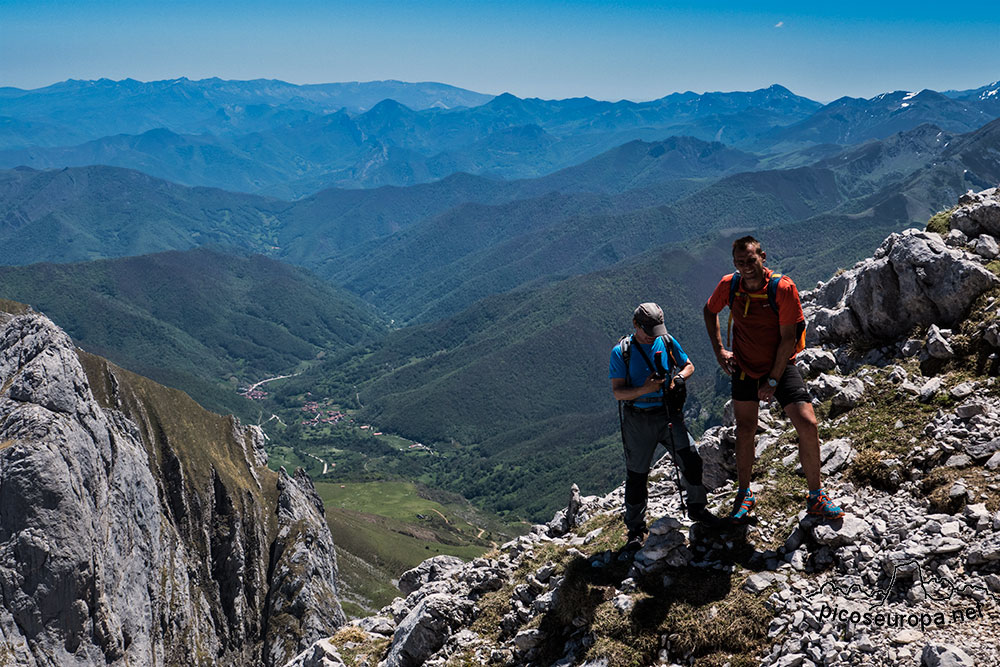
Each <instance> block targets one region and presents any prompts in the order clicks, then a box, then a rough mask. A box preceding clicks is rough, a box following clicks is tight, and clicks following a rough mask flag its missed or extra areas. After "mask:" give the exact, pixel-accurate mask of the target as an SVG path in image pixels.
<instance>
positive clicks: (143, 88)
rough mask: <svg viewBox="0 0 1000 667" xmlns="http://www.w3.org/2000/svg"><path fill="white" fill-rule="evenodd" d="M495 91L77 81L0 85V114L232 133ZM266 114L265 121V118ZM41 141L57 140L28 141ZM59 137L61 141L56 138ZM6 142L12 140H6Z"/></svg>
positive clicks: (106, 127) (482, 98) (108, 127)
mask: <svg viewBox="0 0 1000 667" xmlns="http://www.w3.org/2000/svg"><path fill="white" fill-rule="evenodd" d="M491 97H492V96H491V95H483V94H481V93H476V92H473V91H469V90H463V89H461V88H456V87H454V86H449V85H446V84H441V83H433V82H425V83H407V82H403V81H369V82H350V83H324V84H311V85H301V86H300V85H295V84H291V83H286V82H284V81H277V80H274V79H256V80H253V81H226V80H223V79H218V78H212V79H202V80H199V81H191V80H189V79H187V78H184V77H182V78H180V79H169V80H165V81H149V82H143V81H135V80H134V79H125V80H122V81H111V80H109V79H100V80H97V81H79V80H74V79H70V80H68V81H63V82H61V83H57V84H54V85H51V86H47V87H45V88H38V89H35V90H20V89H16V88H2V89H0V116H11V117H14V118H18V119H21V120H32V121H44V122H47V123H51V124H54V125H60V126H62V127H64V128H66V129H67V131H69V130H75V131H76V133H78V134H79V133H85V134H86V135H87V137H88V138H90V139H97V138H99V137H103V136H107V135H114V134H141V133H143V132H146V131H147V130H152V129H156V128H161V127H162V128H167V129H170V130H172V131H174V132H177V133H180V134H201V133H204V132H206V131H210V132H217V133H222V134H232V133H238V132H245V131H247V130H248V129H249V130H258V129H263V128H264V127H273V126H274V124H275V123H276V122H279V123H287V122H289V118H294V117H296V116H297V114H295V113H290V114H289V112H295V111H297V112H300V113H301V112H309V113H310V114H316V115H325V114H329V113H331V112H334V111H337V110H339V109H347V110H349V111H351V112H355V113H358V112H362V111H364V110H367V109H370V108H372V107H373V106H375V105H376V104H377V103H378V102H380V101H382V100H384V99H387V98H392V99H395V100H398V101H399V102H401V103H402V104H405V105H407V106H409V107H411V108H414V109H429V108H454V107H463V106H478V105H480V104H483V103H484V102H486V101H488V100H489V99H490V98H491ZM264 120H267V121H268V122H267V123H262V121H264ZM32 143H33V144H38V145H49V146H51V145H58V144H52V143H42V142H39V141H35V142H32ZM61 143H64V142H61ZM8 145H10V144H8Z"/></svg>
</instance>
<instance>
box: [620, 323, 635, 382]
mask: <svg viewBox="0 0 1000 667" xmlns="http://www.w3.org/2000/svg"><path fill="white" fill-rule="evenodd" d="M618 347H620V348H621V351H622V361H624V362H625V384H626V385H629V384H630V383H631V377H630V376H629V374H628V360H629V357H631V356H632V336H631V335H630V334H625V335H624V336H622V337H621V338H620V339H618Z"/></svg>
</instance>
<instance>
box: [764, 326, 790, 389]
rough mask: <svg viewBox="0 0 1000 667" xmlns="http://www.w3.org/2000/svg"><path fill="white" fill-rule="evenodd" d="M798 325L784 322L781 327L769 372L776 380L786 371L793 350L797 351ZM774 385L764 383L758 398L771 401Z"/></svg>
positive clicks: (769, 375)
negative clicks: (779, 338)
mask: <svg viewBox="0 0 1000 667" xmlns="http://www.w3.org/2000/svg"><path fill="white" fill-rule="evenodd" d="M797 329H798V326H797V325H796V324H782V325H781V326H780V327H779V331H780V332H781V340H780V341H779V342H778V349H777V351H776V352H775V353H774V364H773V365H772V366H771V372H770V373H768V377H772V378H774V379H775V380H779V379H781V375H782V373H784V372H785V367H786V366H787V365H788V359H789V357H791V356H792V352H794V351H795V343H796V341H797V339H798V336H797V335H796V334H797V333H798V332H797ZM774 389H775V388H774V387H770V386H768V385H766V384H765V385H764V386H763V387H761V388H760V389H759V390H758V391H757V395H758V398H760V400H762V401H770V400H771V399H772V398H774Z"/></svg>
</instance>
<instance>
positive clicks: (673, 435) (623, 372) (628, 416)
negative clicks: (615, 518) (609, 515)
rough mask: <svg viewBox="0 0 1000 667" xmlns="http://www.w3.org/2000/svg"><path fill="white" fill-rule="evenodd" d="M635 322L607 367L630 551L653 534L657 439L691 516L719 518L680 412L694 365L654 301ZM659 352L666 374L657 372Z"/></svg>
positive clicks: (708, 520)
mask: <svg viewBox="0 0 1000 667" xmlns="http://www.w3.org/2000/svg"><path fill="white" fill-rule="evenodd" d="M632 326H633V327H634V328H635V332H634V333H633V334H632V335H630V336H626V337H624V338H623V339H622V340H621V341H619V342H618V344H617V345H615V346H614V347H613V348H612V349H611V363H610V366H609V371H608V377H609V378H610V379H611V390H612V392H613V393H614V396H615V399H616V400H618V402H619V407H620V410H619V416H620V419H621V433H622V445H623V447H624V449H625V472H626V478H625V527H626V529H627V530H628V538H627V542H626V545H625V548H626V550H635V549H638V548H639V547H641V546H642V543H643V540H644V539H645V536H646V534H647V533H648V532H649V531H648V529H647V528H646V505H647V498H648V490H647V483H648V478H649V470H650V468H651V466H652V464H653V454H654V452H655V451H656V446H657V445H658V444H659V443H663V444H664V445H665V446H666V448H667V451H669V452H670V453H671V455H672V457H673V460H674V464H675V465H676V466H677V468H678V470H679V472H680V475H681V479H680V481H679V484H680V486H681V487H682V488H683V490H684V494H685V495H686V496H687V510H688V516H689V517H690V518H691V519H692V520H694V521H701V522H705V523H711V524H714V523H716V522H717V518H716V517H715V516H714V515H713V514H712V513H711V512H709V511H708V510H707V509H706V508H705V504H706V499H707V492H706V490H705V486H704V485H703V484H702V462H701V457H700V456H699V455H698V452H697V450H696V449H695V448H694V446H693V443H692V441H691V439H690V437H689V436H688V432H687V428H686V427H685V425H684V415H683V412H682V411H683V403H684V397H685V396H686V388H685V382H686V381H687V379H688V378H689V377H691V374H692V373H693V372H694V364H692V363H691V360H690V359H688V356H687V355H686V354H685V353H684V350H683V349H682V348H681V346H680V344H679V343H678V342H677V340H676V339H675V338H674V337H673V336H671V335H669V334H668V333H667V328H666V327H665V326H664V325H663V310H662V309H661V308H660V307H659V306H658V305H656V304H655V303H643V304H639V307H638V308H636V309H635V312H634V313H633V315H632ZM657 355H659V359H660V361H661V362H662V369H663V370H664V371H665V374H664V375H659V376H658V374H657V366H658V365H659V364H657V361H656V358H657ZM664 390H666V392H667V393H666V396H664ZM682 506H683V501H682Z"/></svg>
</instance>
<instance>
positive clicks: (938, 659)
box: [920, 644, 976, 667]
mask: <svg viewBox="0 0 1000 667" xmlns="http://www.w3.org/2000/svg"><path fill="white" fill-rule="evenodd" d="M975 664H976V662H975V661H974V660H973V659H972V657H971V656H970V655H969V654H968V653H966V652H965V651H963V650H962V649H960V648H958V647H957V646H947V645H937V644H928V645H927V646H925V647H924V650H923V651H922V652H921V654H920V665H921V667H973V666H974V665H975Z"/></svg>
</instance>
